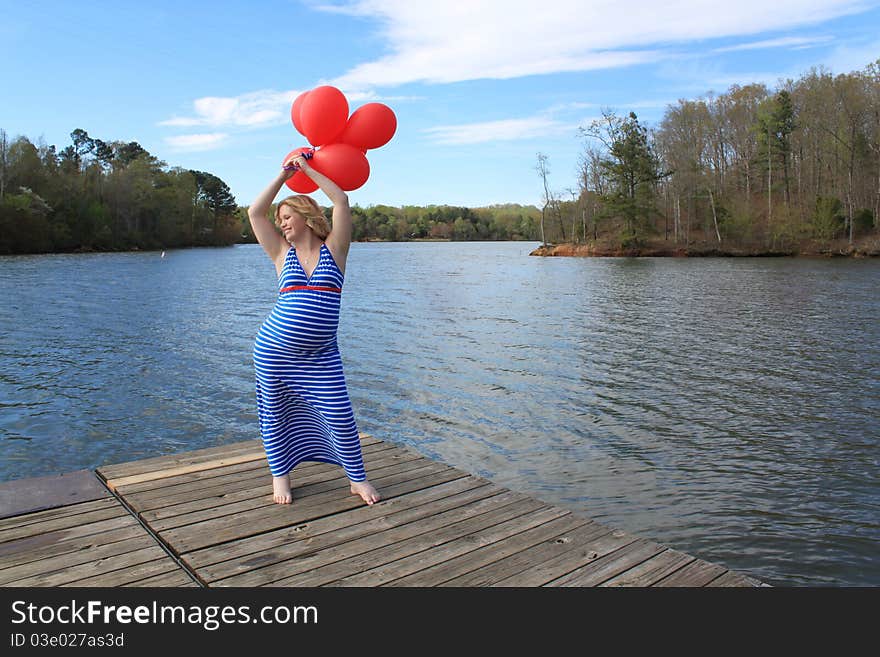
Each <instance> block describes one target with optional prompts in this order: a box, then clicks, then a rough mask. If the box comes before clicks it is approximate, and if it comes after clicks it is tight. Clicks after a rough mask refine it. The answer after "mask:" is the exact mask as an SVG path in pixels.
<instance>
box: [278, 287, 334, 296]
mask: <svg viewBox="0 0 880 657" xmlns="http://www.w3.org/2000/svg"><path fill="white" fill-rule="evenodd" d="M294 290H318V291H319V292H338V293H340V294H341V293H342V288H338V287H324V286H322V285H288V286H287V287H282V288H281V290H280V291H279V294H280V293H282V292H293V291H294Z"/></svg>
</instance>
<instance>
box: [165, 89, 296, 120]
mask: <svg viewBox="0 0 880 657" xmlns="http://www.w3.org/2000/svg"><path fill="white" fill-rule="evenodd" d="M299 93H300V92H299V91H296V90H292V91H275V90H264V91H254V92H251V93H247V94H243V95H241V96H231V97H218V96H208V97H206V98H199V99H197V100H195V101H194V102H193V111H194V112H195V116H190V117H175V118H172V119H168V120H167V121H162V122H161V123H160V124H159V125H164V126H200V125H204V126H213V127H217V126H238V127H258V126H265V125H272V124H280V123H283V122H284V121H290V105H291V104H292V103H293V100H294V99H295V98H296V97H297V96H298V95H299Z"/></svg>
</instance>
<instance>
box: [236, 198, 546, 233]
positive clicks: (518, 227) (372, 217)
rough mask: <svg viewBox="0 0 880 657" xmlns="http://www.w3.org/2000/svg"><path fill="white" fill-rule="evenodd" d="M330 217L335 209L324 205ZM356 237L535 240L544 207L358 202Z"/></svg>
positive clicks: (355, 208) (354, 217)
mask: <svg viewBox="0 0 880 657" xmlns="http://www.w3.org/2000/svg"><path fill="white" fill-rule="evenodd" d="M240 213H241V216H242V233H243V237H244V241H247V242H255V241H256V239H255V238H254V237H253V233H252V231H251V228H250V224H249V223H248V222H247V218H246V215H247V213H246V211H245V209H244V208H242V209H241V210H240ZM324 214H325V215H326V217H327V219H328V220H329V219H330V218H331V215H332V208H329V207H328V208H324ZM351 214H352V220H353V225H352V239H353V240H355V241H360V242H363V241H372V240H382V241H391V242H407V241H410V240H452V241H472V240H477V241H483V240H486V241H494V240H531V241H537V240H538V235H539V220H540V214H541V213H540V210H538V208H537V207H535V206H533V205H517V204H502V205H491V206H488V207H482V208H468V207H460V206H453V205H429V206H416V205H405V206H403V207H399V208H398V207H393V206H389V205H371V206H368V207H366V208H362V207H360V206H358V205H354V206H352V208H351Z"/></svg>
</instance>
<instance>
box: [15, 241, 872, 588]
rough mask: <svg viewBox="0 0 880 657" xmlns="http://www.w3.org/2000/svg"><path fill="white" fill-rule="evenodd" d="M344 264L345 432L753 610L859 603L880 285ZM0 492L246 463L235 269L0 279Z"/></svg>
mask: <svg viewBox="0 0 880 657" xmlns="http://www.w3.org/2000/svg"><path fill="white" fill-rule="evenodd" d="M534 246H535V245H534V244H524V243H464V244H458V243H423V244H377V243H373V244H354V245H353V246H352V249H351V254H350V256H349V262H348V267H347V272H348V273H347V279H346V283H345V292H344V296H343V305H342V320H341V325H340V346H341V349H342V356H343V361H344V363H345V367H346V378H347V380H348V383H349V388H350V392H351V395H352V401H353V404H354V407H355V413H356V417H357V419H358V422H359V425H360V428H361V429H362V430H364V431H367V432H369V433H372V434H374V435H375V436H377V437H378V438H381V439H384V440H388V441H393V442H398V443H404V444H407V445H410V446H413V447H414V448H416V449H417V450H419V451H420V452H422V453H424V454H426V455H428V456H431V457H433V458H436V459H439V460H442V461H444V462H446V463H449V464H452V465H455V466H457V467H459V468H462V469H464V470H467V471H469V472H473V473H475V474H479V475H481V476H485V477H488V478H490V479H492V480H494V481H496V482H498V483H500V484H502V485H505V486H509V487H512V488H515V489H517V490H522V491H524V492H526V493H529V494H531V495H533V496H536V497H539V498H541V499H543V500H546V501H548V502H551V503H555V504H560V505H563V506H565V507H567V508H570V509H572V510H574V511H576V512H579V513H584V514H587V515H589V516H591V517H593V518H596V519H597V520H600V521H603V522H606V523H608V524H610V525H613V526H616V527H620V528H623V529H626V530H628V531H632V532H636V533H638V534H640V535H643V536H646V537H650V538H652V539H654V540H657V541H660V542H662V543H665V544H667V545H671V546H673V547H676V548H677V549H680V550H683V551H686V552H690V553H692V554H695V555H698V556H700V557H702V558H705V559H708V560H710V561H717V562H720V563H724V564H725V565H727V566H729V567H731V568H734V569H736V570H741V571H744V572H748V573H751V574H752V575H754V576H756V577H758V578H760V579H762V580H764V581H767V582H768V583H771V584H777V585H799V584H814V585H829V584H833V585H843V584H850V585H852V584H855V585H877V584H880V561H878V559H877V555H876V545H877V540H878V538H880V531H878V522H877V518H878V514H877V510H878V504H880V495H878V490H880V487H878V481H877V472H878V470H877V454H878V451H877V438H878V430H877V429H878V415H880V384H878V380H880V377H878V375H880V346H878V345H880V340H878V338H880V329H878V327H877V322H876V320H875V319H874V318H876V316H877V306H878V304H877V300H876V289H877V287H878V283H880V263H877V262H874V261H841V260H835V261H829V260H809V259H800V260H792V259H771V258H764V259H693V260H686V259H662V258H660V259H580V258H534V257H529V256H528V255H527V254H528V252H529V251H530V250H531V249H532V248H534ZM0 291H2V294H3V299H4V304H2V305H0V353H2V366H0V407H2V409H3V412H2V415H0V436H2V442H0V450H2V452H0V454H2V471H0V480H7V479H15V478H20V477H29V476H39V475H45V474H51V473H57V472H67V471H70V470H75V469H79V468H94V467H96V466H98V465H101V464H104V463H112V462H119V461H126V460H131V459H134V458H141V457H146V456H153V455H156V454H165V453H171V452H176V451H181V450H185V449H196V448H200V447H208V446H213V445H220V444H225V443H230V442H235V441H239V440H245V439H251V438H255V437H257V435H258V433H257V418H256V408H255V398H254V391H253V370H252V364H251V361H250V354H251V346H252V341H253V337H254V335H255V334H256V331H257V329H258V327H259V325H260V323H261V322H262V320H263V319H264V317H265V316H266V314H268V312H269V310H270V308H271V305H272V303H273V300H274V296H275V284H274V270H273V267H272V265H271V263H270V262H269V261H268V259H266V258H265V256H264V255H263V253H262V251H261V250H260V248H259V247H258V246H239V247H235V248H229V249H192V250H185V251H169V252H167V255H166V258H164V259H162V258H160V257H159V253H158V252H152V253H126V254H96V255H62V256H28V257H7V258H3V259H2V260H0Z"/></svg>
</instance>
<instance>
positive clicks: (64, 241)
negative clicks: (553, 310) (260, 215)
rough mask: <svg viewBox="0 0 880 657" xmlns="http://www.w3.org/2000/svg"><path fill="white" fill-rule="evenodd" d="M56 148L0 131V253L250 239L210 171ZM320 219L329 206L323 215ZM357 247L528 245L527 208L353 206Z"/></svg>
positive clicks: (137, 154)
mask: <svg viewBox="0 0 880 657" xmlns="http://www.w3.org/2000/svg"><path fill="white" fill-rule="evenodd" d="M70 137H71V143H70V144H69V145H67V146H65V147H64V148H63V149H61V150H60V151H59V150H58V149H57V148H56V147H55V146H52V145H47V144H45V143H43V142H42V141H38V142H37V143H36V144H35V143H33V142H32V141H31V140H30V139H28V138H27V137H23V136H19V137H16V138H14V139H10V138H9V136H8V135H7V133H6V131H5V130H2V129H0V254H11V253H43V252H59V251H113V250H131V249H164V248H179V247H189V246H225V245H230V244H234V243H238V242H253V241H255V239H254V237H253V233H252V231H251V226H250V222H249V221H248V219H247V209H246V208H245V207H241V206H239V205H238V204H237V203H236V200H235V197H234V196H233V195H232V193H231V192H230V189H229V186H228V185H227V184H226V183H225V182H223V181H222V180H221V179H220V178H218V177H217V176H215V175H214V174H211V173H208V172H205V171H194V170H191V169H182V168H179V167H169V166H168V165H167V164H166V163H165V162H162V161H161V160H159V159H157V158H156V157H155V156H153V155H151V154H150V153H149V152H148V151H147V150H146V149H144V148H143V147H142V146H141V145H140V144H138V143H137V142H122V141H111V142H107V141H104V140H102V139H98V138H94V137H92V136H90V135H89V134H88V133H87V132H86V131H85V130H82V129H76V130H74V131H73V132H72V133H71V134H70ZM326 211H327V215H328V218H329V216H330V211H331V210H330V208H328V209H327V210H326ZM352 213H353V215H354V220H355V221H354V231H353V232H354V234H353V239H355V240H400V241H404V240H415V239H448V240H519V239H526V240H536V239H537V235H538V218H539V214H540V213H539V211H538V209H537V208H536V207H535V206H520V205H513V204H511V205H496V206H490V207H486V208H467V207H456V206H445V205H443V206H434V205H432V206H426V207H417V206H404V207H400V208H396V207H391V206H387V205H377V206H370V207H367V208H361V207H359V206H354V207H353V208H352Z"/></svg>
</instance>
